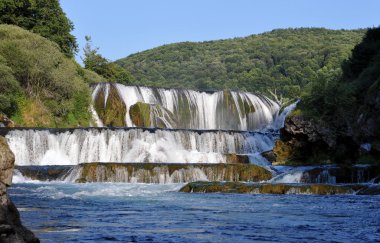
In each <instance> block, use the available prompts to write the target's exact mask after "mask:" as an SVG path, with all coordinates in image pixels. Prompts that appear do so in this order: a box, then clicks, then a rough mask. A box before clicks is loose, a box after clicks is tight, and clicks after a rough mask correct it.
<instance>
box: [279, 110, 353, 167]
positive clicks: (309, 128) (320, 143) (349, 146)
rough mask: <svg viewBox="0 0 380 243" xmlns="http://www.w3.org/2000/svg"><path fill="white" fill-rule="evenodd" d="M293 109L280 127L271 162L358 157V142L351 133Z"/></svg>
mask: <svg viewBox="0 0 380 243" xmlns="http://www.w3.org/2000/svg"><path fill="white" fill-rule="evenodd" d="M298 113H299V112H295V113H292V114H291V115H290V116H289V117H287V118H286V120H285V126H284V128H282V129H281V131H280V140H279V141H277V142H276V144H275V147H274V148H273V152H274V154H275V155H276V161H275V162H274V164H293V165H304V164H326V163H331V161H334V162H336V163H353V162H355V159H356V158H357V157H358V152H359V146H358V145H357V144H356V143H355V142H354V140H353V137H352V136H350V134H348V133H347V134H345V133H339V134H337V132H338V129H336V128H334V129H333V128H331V127H328V126H327V125H326V124H320V123H319V122H316V121H314V120H312V119H309V118H306V117H304V116H303V115H302V114H298Z"/></svg>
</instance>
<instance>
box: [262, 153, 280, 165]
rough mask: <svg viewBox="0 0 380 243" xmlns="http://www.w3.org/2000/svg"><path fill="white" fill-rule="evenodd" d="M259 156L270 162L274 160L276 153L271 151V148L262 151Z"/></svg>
mask: <svg viewBox="0 0 380 243" xmlns="http://www.w3.org/2000/svg"><path fill="white" fill-rule="evenodd" d="M261 156H263V157H264V158H265V159H267V160H268V161H269V162H271V163H273V162H276V155H275V153H274V152H273V150H269V151H266V152H263V153H261Z"/></svg>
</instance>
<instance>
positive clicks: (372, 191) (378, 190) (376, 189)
mask: <svg viewBox="0 0 380 243" xmlns="http://www.w3.org/2000/svg"><path fill="white" fill-rule="evenodd" d="M357 195H380V186H379V185H372V186H369V187H367V188H363V189H362V190H360V191H358V193H357Z"/></svg>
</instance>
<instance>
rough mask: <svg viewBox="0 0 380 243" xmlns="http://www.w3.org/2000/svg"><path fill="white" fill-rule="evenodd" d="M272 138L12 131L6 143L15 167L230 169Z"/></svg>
mask: <svg viewBox="0 0 380 243" xmlns="http://www.w3.org/2000/svg"><path fill="white" fill-rule="evenodd" d="M273 136H274V135H272V134H271V133H258V132H236V131H235V132H234V131H200V130H169V129H141V128H114V129H109V128H87V129H83V128H78V129H12V130H10V131H8V133H7V135H6V138H7V140H8V143H9V146H10V148H11V150H12V151H13V152H14V154H15V158H16V165H19V166H20V165H77V164H79V163H82V162H148V163H227V162H228V161H227V158H228V155H231V154H247V155H250V154H258V153H260V152H264V151H267V150H268V149H270V148H271V147H272V146H273Z"/></svg>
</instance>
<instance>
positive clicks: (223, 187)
mask: <svg viewBox="0 0 380 243" xmlns="http://www.w3.org/2000/svg"><path fill="white" fill-rule="evenodd" d="M366 187H367V186H366V185H343V186H342V185H323V184H252V183H241V182H226V183H225V182H192V183H188V184H187V185H185V186H184V187H182V188H181V189H180V192H187V193H248V194H316V195H335V194H353V193H355V191H357V190H362V189H363V188H366Z"/></svg>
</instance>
